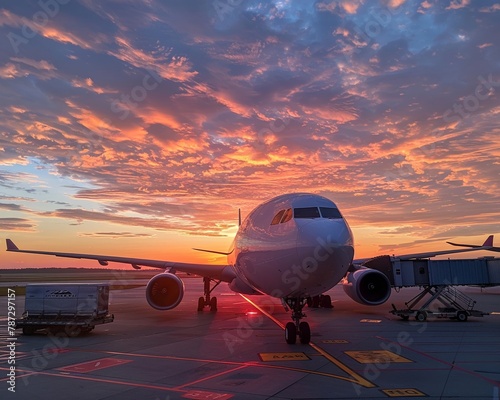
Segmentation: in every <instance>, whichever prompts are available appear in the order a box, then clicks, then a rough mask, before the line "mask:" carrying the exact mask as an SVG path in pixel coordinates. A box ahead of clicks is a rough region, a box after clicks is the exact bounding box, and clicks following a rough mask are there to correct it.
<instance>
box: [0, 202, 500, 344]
mask: <svg viewBox="0 0 500 400" xmlns="http://www.w3.org/2000/svg"><path fill="white" fill-rule="evenodd" d="M239 224H240V225H239V228H238V232H237V233H236V236H235V238H234V240H233V242H232V244H231V246H230V248H229V251H227V252H221V251H213V250H204V249H195V250H200V251H207V252H210V253H216V254H223V255H225V256H227V264H224V265H210V264H191V263H179V262H173V261H163V260H149V259H142V258H129V257H119V256H107V255H95V254H79V253H61V252H52V251H38V250H21V249H19V248H18V247H17V246H16V245H15V244H14V242H13V241H12V240H10V239H7V251H12V252H19V253H31V254H45V255H53V256H57V257H67V258H77V259H90V260H97V261H98V262H99V264H100V265H102V266H107V265H108V263H109V262H117V263H125V264H131V265H132V267H133V268H135V269H140V268H141V267H143V266H144V267H153V268H160V269H164V270H165V271H164V272H162V273H160V274H158V275H156V276H154V277H153V278H151V280H150V281H149V282H148V284H147V286H146V299H147V301H148V303H149V305H150V306H151V307H153V308H155V309H157V310H170V309H173V308H174V307H176V306H178V305H179V303H180V302H181V300H182V298H183V295H184V282H183V281H182V280H181V279H180V278H179V277H178V276H177V275H176V272H177V271H181V272H185V273H189V274H194V275H199V276H201V277H203V281H204V296H202V297H200V298H199V301H198V311H202V310H203V309H204V308H205V307H207V306H208V307H210V310H211V311H216V310H217V298H216V297H212V296H211V294H212V291H213V290H214V289H215V288H216V287H217V286H218V285H219V284H220V283H221V282H226V283H227V284H228V285H229V288H230V289H231V290H233V291H234V292H237V293H242V294H249V295H269V296H272V297H275V298H279V299H281V302H282V304H283V306H284V308H285V310H286V311H287V312H288V311H289V310H291V318H292V321H293V322H288V323H287V324H286V327H285V340H286V342H287V343H288V344H295V343H296V340H297V337H299V339H300V342H301V343H303V344H307V343H309V342H310V339H311V329H310V327H309V324H308V323H307V322H305V321H302V318H304V317H305V316H306V315H305V314H304V313H303V308H304V306H305V305H306V304H307V303H308V301H310V299H311V298H318V297H319V296H322V295H323V293H325V292H327V291H328V290H329V289H331V288H332V287H334V286H335V285H336V284H338V283H339V282H341V281H342V285H343V288H344V291H345V292H346V293H347V295H348V296H349V297H351V298H352V299H353V300H355V301H356V302H358V303H361V304H365V305H380V304H383V303H384V302H386V301H387V300H388V299H389V296H390V294H391V284H390V282H389V279H388V278H387V276H386V275H385V274H384V273H382V272H381V271H379V270H377V269H374V268H370V267H367V265H370V260H373V259H364V260H353V257H354V240H353V234H352V232H351V229H350V227H349V225H348V223H347V221H346V219H345V218H344V217H343V215H342V213H341V212H340V211H339V209H338V207H337V206H336V204H335V203H334V202H333V201H331V200H330V199H328V198H326V197H323V196H319V195H316V194H310V193H292V194H284V195H281V196H278V197H275V198H272V199H270V200H268V201H266V202H264V203H262V204H261V205H259V206H257V207H256V208H255V209H254V210H253V211H251V212H250V214H249V215H248V216H247V217H246V218H245V219H244V221H243V222H241V214H240V217H239ZM453 245H457V244H454V243H453ZM460 246H465V247H467V249H458V250H444V251H434V252H427V253H417V254H407V255H402V256H397V258H399V259H401V260H410V259H421V258H429V257H434V256H437V255H441V254H450V253H462V252H467V251H476V250H492V249H493V251H500V249H499V248H494V247H493V237H492V236H491V237H489V238H488V239H487V240H486V242H484V244H483V245H482V246H475V245H460ZM212 283H214V284H213V285H212ZM322 297H323V299H324V300H326V303H328V304H327V305H326V306H328V305H330V307H331V300H330V298H329V296H322Z"/></svg>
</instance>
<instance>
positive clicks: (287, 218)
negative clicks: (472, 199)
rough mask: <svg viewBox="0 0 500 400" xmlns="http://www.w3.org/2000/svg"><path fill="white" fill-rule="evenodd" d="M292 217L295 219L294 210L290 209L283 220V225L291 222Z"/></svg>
mask: <svg viewBox="0 0 500 400" xmlns="http://www.w3.org/2000/svg"><path fill="white" fill-rule="evenodd" d="M292 217H293V212H292V209H291V208H289V209H288V210H286V211H285V213H284V214H283V218H281V223H282V224H284V223H285V222H288V221H290V220H291V219H292Z"/></svg>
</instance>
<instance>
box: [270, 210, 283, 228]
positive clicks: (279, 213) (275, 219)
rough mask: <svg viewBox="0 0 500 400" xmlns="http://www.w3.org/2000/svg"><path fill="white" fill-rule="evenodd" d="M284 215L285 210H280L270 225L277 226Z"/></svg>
mask: <svg viewBox="0 0 500 400" xmlns="http://www.w3.org/2000/svg"><path fill="white" fill-rule="evenodd" d="M284 213H285V210H280V211H278V214H276V215H275V216H274V218H273V220H272V221H271V225H276V224H279V223H280V221H281V217H283V214H284Z"/></svg>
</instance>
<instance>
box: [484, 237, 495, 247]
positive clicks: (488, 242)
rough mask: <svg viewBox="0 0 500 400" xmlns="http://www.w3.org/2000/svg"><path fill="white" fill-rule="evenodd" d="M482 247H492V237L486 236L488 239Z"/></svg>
mask: <svg viewBox="0 0 500 400" xmlns="http://www.w3.org/2000/svg"><path fill="white" fill-rule="evenodd" d="M483 247H493V235H490V236H488V239H486V240H485V241H484V243H483Z"/></svg>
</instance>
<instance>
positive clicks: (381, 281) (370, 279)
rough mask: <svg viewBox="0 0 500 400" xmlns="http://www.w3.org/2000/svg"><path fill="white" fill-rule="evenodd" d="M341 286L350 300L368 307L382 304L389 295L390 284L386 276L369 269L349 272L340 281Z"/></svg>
mask: <svg viewBox="0 0 500 400" xmlns="http://www.w3.org/2000/svg"><path fill="white" fill-rule="evenodd" d="M342 286H343V287H344V292H346V293H347V295H348V296H349V297H350V298H351V299H353V300H354V301H357V302H358V303H361V304H366V305H369V306H378V305H379V304H383V303H385V302H386V301H387V300H388V299H389V296H390V295H391V284H390V282H389V279H387V276H385V275H384V274H383V273H382V272H380V271H377V270H376V269H371V268H362V269H358V270H357V271H355V272H349V273H348V274H347V275H346V277H345V278H344V280H343V281H342Z"/></svg>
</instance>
